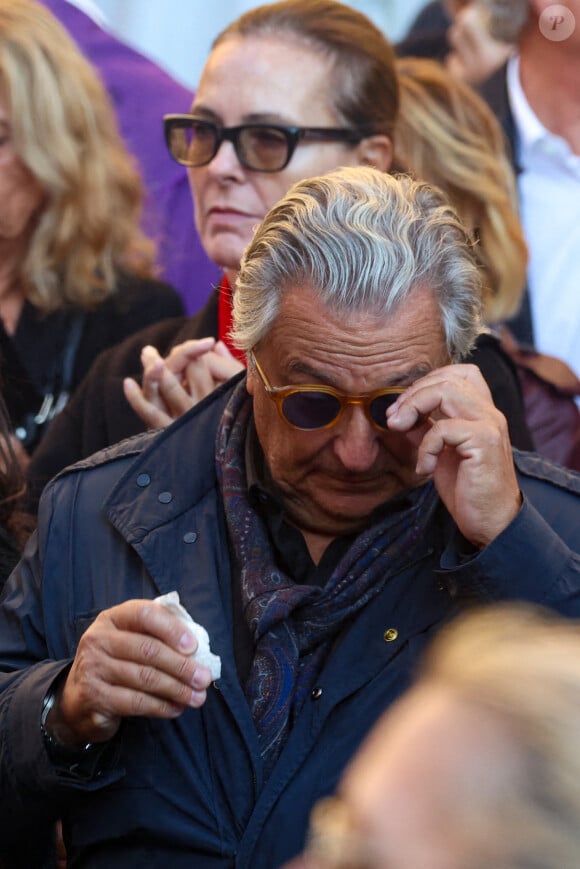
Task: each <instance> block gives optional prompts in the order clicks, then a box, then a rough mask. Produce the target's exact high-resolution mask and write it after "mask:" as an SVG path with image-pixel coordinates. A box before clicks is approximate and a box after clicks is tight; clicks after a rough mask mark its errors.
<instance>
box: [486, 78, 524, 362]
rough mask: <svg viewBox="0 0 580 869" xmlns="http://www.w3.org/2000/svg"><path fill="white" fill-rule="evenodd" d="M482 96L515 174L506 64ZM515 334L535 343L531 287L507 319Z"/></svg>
mask: <svg viewBox="0 0 580 869" xmlns="http://www.w3.org/2000/svg"><path fill="white" fill-rule="evenodd" d="M478 91H479V92H480V94H481V96H482V97H483V98H484V99H485V101H486V102H487V103H488V105H489V107H490V108H491V110H492V111H493V113H494V114H495V116H496V117H497V119H498V121H499V122H500V124H501V126H502V127H503V131H504V133H505V136H506V143H507V147H508V153H509V155H510V157H511V160H512V166H513V169H514V172H515V173H516V175H519V173H520V171H521V168H520V165H519V163H518V156H517V155H518V132H517V128H516V124H515V121H514V116H513V114H512V110H511V107H510V102H509V98H508V89H507V65H505V64H504V66H502V67H500V68H499V69H498V70H496V71H495V72H494V73H493V74H492V75H491V76H490V77H489V78H488V79H487V80H486V81H485V82H483V83H482V84H481V85H479V87H478ZM508 326H509V328H510V331H511V332H512V334H513V335H514V336H515V338H517V340H518V341H519V343H520V344H523V345H525V346H529V347H533V346H534V328H533V324H532V309H531V305H530V297H529V293H528V289H527V287H526V289H525V290H524V294H523V296H522V302H521V305H520V308H519V311H518V312H517V314H516V315H515V316H514V317H512V318H511V320H509V322H508Z"/></svg>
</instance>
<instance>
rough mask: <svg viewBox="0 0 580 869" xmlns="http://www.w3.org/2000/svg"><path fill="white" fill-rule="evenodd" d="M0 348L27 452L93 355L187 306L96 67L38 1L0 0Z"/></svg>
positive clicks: (8, 395)
mask: <svg viewBox="0 0 580 869" xmlns="http://www.w3.org/2000/svg"><path fill="white" fill-rule="evenodd" d="M0 134H1V135H0V192H1V198H2V214H1V217H0V249H1V252H2V256H1V263H2V265H1V268H0V351H1V353H2V365H3V369H2V370H3V394H4V398H5V401H6V405H7V408H8V412H9V415H10V419H11V421H12V425H13V427H14V430H15V433H16V435H17V436H18V438H19V439H20V440H21V442H22V444H23V446H24V447H25V449H26V450H27V451H28V452H29V453H30V452H32V451H33V449H34V448H35V446H36V445H37V444H38V442H39V440H40V438H41V437H42V435H43V433H44V432H45V430H46V427H47V425H48V423H49V422H50V420H51V418H52V417H53V416H54V415H55V414H56V413H58V412H59V410H60V409H61V408H62V406H63V405H64V404H65V403H66V401H67V399H68V396H69V395H70V394H71V393H72V392H73V391H74V389H75V388H76V386H77V385H78V383H79V382H80V380H81V379H82V377H83V376H84V375H85V373H86V372H87V370H88V369H89V367H90V365H91V363H92V361H93V359H94V358H95V356H97V355H98V353H100V352H101V351H102V350H103V349H105V348H106V347H110V346H111V345H113V344H116V343H117V342H119V341H121V340H122V339H123V338H125V337H126V336H127V335H129V334H131V333H133V332H135V331H137V330H138V329H141V328H143V327H144V326H145V325H147V324H150V323H153V322H156V321H158V320H160V319H162V318H164V317H170V316H175V315H177V314H178V313H179V312H180V311H183V306H182V303H181V300H180V298H179V295H178V294H177V292H176V291H175V290H174V289H173V288H171V287H169V286H168V285H166V284H162V283H160V282H158V281H157V280H155V279H154V278H153V272H154V248H153V245H152V244H151V242H149V241H148V240H147V239H146V238H145V236H144V235H143V234H142V233H141V231H140V229H139V218H140V213H141V186H140V181H139V177H138V175H137V173H136V171H135V170H134V168H133V166H132V162H131V160H130V157H129V155H128V153H127V151H126V149H125V147H124V146H123V144H122V141H121V139H120V138H119V135H118V132H117V127H116V124H115V119H114V115H113V112H112V109H111V107H110V104H109V101H108V98H107V95H106V93H105V91H104V90H103V88H102V86H101V84H100V82H99V80H98V78H97V76H96V74H95V73H94V72H93V70H92V68H91V67H90V65H89V64H88V62H87V61H86V60H85V59H84V58H83V56H82V55H81V53H80V51H79V50H78V49H77V48H76V46H75V45H74V43H73V42H72V40H71V39H70V37H69V36H68V35H67V34H66V32H65V31H64V30H63V29H62V28H61V26H60V24H59V23H58V22H57V21H56V20H55V19H54V18H53V16H52V15H51V14H50V13H49V12H48V11H47V10H46V9H45V8H44V7H43V6H41V5H40V4H38V3H36V2H34V0H2V2H1V3H0Z"/></svg>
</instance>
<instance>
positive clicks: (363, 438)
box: [333, 405, 380, 472]
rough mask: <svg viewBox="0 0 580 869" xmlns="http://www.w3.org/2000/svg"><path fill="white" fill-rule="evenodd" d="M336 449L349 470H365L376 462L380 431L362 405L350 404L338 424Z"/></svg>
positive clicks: (337, 454) (339, 457)
mask: <svg viewBox="0 0 580 869" xmlns="http://www.w3.org/2000/svg"><path fill="white" fill-rule="evenodd" d="M333 446H334V451H335V454H336V456H337V457H338V459H339V460H340V461H341V463H342V465H343V466H344V467H345V468H346V469H348V470H349V471H355V472H356V471H359V472H363V471H366V470H368V469H369V468H370V467H372V465H373V464H374V462H375V460H376V458H377V454H378V451H379V447H380V436H379V432H378V431H377V430H376V429H375V428H374V426H372V425H371V423H370V421H369V419H368V417H367V416H366V414H365V412H364V410H363V409H362V407H359V406H357V405H349V406H348V407H346V408H345V410H344V413H343V414H342V417H341V418H340V420H339V421H338V423H337V424H336V432H335V437H334V442H333Z"/></svg>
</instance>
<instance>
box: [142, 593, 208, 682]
mask: <svg viewBox="0 0 580 869" xmlns="http://www.w3.org/2000/svg"><path fill="white" fill-rule="evenodd" d="M154 600H155V603H160V604H162V605H163V606H164V607H167V609H168V610H170V611H171V612H172V613H174V615H176V616H179V618H180V619H181V621H182V622H183V623H184V624H185V625H187V627H188V628H189V630H190V631H191V633H192V634H193V636H194V637H195V638H196V640H197V649H196V650H195V652H194V654H193V655H192V656H191V657H192V658H193V659H194V660H195V661H197V662H198V663H199V664H202V665H203V666H204V667H207V668H208V670H209V671H210V673H211V678H212V679H219V678H220V676H221V674H222V661H221V658H220V656H219V655H214V654H213V652H212V651H211V649H210V647H209V634H208V632H207V631H206V629H205V628H204V627H203V625H199V624H198V623H197V622H194V620H193V619H192V618H191V616H190V615H189V613H188V612H187V610H186V609H184V608H183V607H182V606H181V604H180V602H179V593H178V592H176V591H170V592H169V594H162V595H161V596H160V597H156V598H155V599H154Z"/></svg>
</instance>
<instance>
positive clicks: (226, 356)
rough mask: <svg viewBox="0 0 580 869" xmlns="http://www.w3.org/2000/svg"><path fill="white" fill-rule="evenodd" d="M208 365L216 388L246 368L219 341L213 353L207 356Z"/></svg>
mask: <svg viewBox="0 0 580 869" xmlns="http://www.w3.org/2000/svg"><path fill="white" fill-rule="evenodd" d="M224 351H225V352H224ZM207 363H208V368H209V372H210V375H211V377H212V379H213V381H214V383H215V384H216V386H217V385H218V384H220V383H225V382H226V381H227V380H229V379H230V377H234V376H235V375H236V374H238V373H239V372H240V371H243V370H244V368H245V365H243V364H242V363H241V362H240V361H239V360H238V359H236V358H235V356H232V354H231V353H230V351H229V350H228V349H227V347H226V346H225V344H223V342H221V341H218V343H217V344H216V348H215V351H214V352H213V353H208V354H207Z"/></svg>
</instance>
